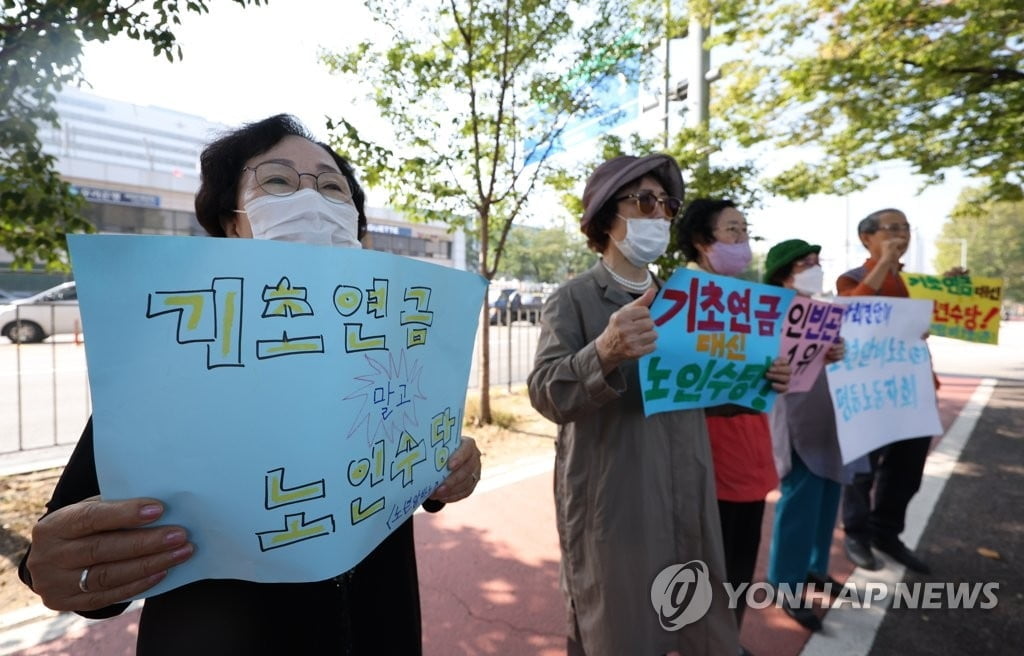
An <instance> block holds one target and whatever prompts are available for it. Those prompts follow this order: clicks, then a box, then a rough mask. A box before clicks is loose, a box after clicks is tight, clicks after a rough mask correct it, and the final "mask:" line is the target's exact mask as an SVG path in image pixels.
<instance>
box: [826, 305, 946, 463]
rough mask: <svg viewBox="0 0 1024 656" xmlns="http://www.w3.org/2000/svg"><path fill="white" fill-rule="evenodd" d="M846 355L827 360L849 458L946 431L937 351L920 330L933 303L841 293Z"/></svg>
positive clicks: (842, 448) (924, 327)
mask: <svg viewBox="0 0 1024 656" xmlns="http://www.w3.org/2000/svg"><path fill="white" fill-rule="evenodd" d="M836 303H841V304H844V305H845V306H846V314H845V315H844V317H843V326H842V330H841V335H842V337H843V339H844V340H845V341H846V355H845V357H844V358H843V360H842V362H837V363H835V364H831V365H828V366H827V367H826V371H827V375H828V384H829V388H830V389H831V391H832V405H833V407H834V409H835V414H836V424H837V427H838V429H839V449H840V451H841V452H842V454H843V462H850V461H852V460H854V459H855V458H857V457H858V456H861V455H864V454H865V453H868V452H869V451H872V450H874V449H876V448H878V447H880V446H883V445H885V444H888V443H890V442H895V441H896V440H901V439H905V438H910V437H922V436H927V435H935V434H938V433H940V432H941V431H942V427H941V425H940V424H939V413H938V407H937V406H936V402H935V386H934V383H933V379H932V368H931V357H930V356H929V354H928V347H927V346H926V345H925V343H924V339H923V338H922V335H923V334H924V333H925V331H926V330H927V328H928V323H929V321H930V319H931V304H930V303H929V302H927V301H920V300H914V299H909V298H890V297H878V296H857V297H840V298H837V299H836Z"/></svg>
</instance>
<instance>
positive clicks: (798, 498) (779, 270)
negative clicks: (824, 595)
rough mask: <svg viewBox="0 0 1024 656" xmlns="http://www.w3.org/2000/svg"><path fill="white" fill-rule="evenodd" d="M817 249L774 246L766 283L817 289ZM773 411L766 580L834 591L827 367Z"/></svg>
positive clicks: (836, 356) (836, 490) (839, 475)
mask: <svg viewBox="0 0 1024 656" xmlns="http://www.w3.org/2000/svg"><path fill="white" fill-rule="evenodd" d="M820 252H821V246H817V245H812V244H808V243H807V242H806V241H804V240H802V239H789V240H787V241H784V242H781V243H778V244H776V245H775V246H772V248H771V250H769V251H768V258H767V260H766V261H765V272H764V281H765V282H766V283H768V284H770V285H778V286H780V287H786V288H789V289H793V290H796V292H797V293H798V294H800V295H801V296H804V297H810V296H813V295H815V294H820V293H821V291H822V270H821V266H820V265H819V263H818V254H819V253H820ZM793 307H796V306H795V305H794V306H793ZM844 352H845V347H844V345H843V342H842V340H839V341H837V342H836V343H835V344H833V345H832V346H831V347H829V349H828V351H827V352H826V353H825V362H839V361H840V360H842V359H843V354H844ZM770 416H771V429H772V443H773V446H774V450H775V464H776V468H777V470H778V473H779V476H780V477H781V479H782V484H781V486H780V487H781V491H782V496H781V498H780V499H779V501H778V502H777V503H776V504H775V523H774V526H773V528H772V542H771V548H770V550H769V556H768V582H769V583H771V584H772V585H775V586H779V585H788V586H790V589H792V590H799V585H800V584H804V583H814V584H815V585H817V586H819V587H820V588H824V589H825V590H827V591H828V592H830V593H831V594H832V595H837V594H839V591H840V589H841V587H842V586H841V585H840V584H839V583H837V582H836V581H835V580H834V579H832V578H831V577H830V576H828V562H829V553H830V550H831V548H832V531H833V529H834V528H835V525H836V514H837V513H838V512H839V496H840V492H841V491H842V488H841V483H843V482H847V481H845V478H844V475H843V472H844V469H843V459H842V456H841V454H840V452H839V435H838V433H837V431H836V418H835V413H834V411H833V409H832V398H831V392H830V391H829V387H828V378H827V376H826V375H825V369H824V368H822V369H821V370H820V371H819V372H818V375H817V377H816V378H815V379H814V383H813V386H812V387H811V389H810V390H808V391H806V392H793V391H791V392H789V393H788V394H786V395H784V396H780V397H779V398H778V399H776V401H775V405H774V406H772V410H771V413H770ZM827 585H830V586H831V587H825V586H827ZM783 610H784V611H786V614H787V615H789V616H790V617H792V618H793V619H795V620H796V621H797V622H799V623H800V624H801V625H802V626H803V627H804V628H806V629H809V630H811V631H818V630H820V629H821V620H819V619H818V617H817V616H816V615H815V614H814V613H813V612H812V610H811V609H810V608H809V607H803V606H801V605H796V606H794V605H791V604H789V603H788V599H787V598H785V597H784V598H783Z"/></svg>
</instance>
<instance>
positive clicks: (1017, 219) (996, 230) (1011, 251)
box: [935, 189, 1024, 302]
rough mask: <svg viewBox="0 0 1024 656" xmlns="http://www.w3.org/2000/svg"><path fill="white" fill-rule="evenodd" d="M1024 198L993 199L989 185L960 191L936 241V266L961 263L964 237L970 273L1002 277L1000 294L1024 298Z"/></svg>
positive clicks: (944, 269) (949, 266) (1015, 298)
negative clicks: (1012, 199)
mask: <svg viewBox="0 0 1024 656" xmlns="http://www.w3.org/2000/svg"><path fill="white" fill-rule="evenodd" d="M1021 226H1024V202H1021V201H1014V202H1010V201H993V200H991V191H990V190H988V189H966V190H964V191H963V192H962V193H961V194H960V198H959V199H958V200H957V204H956V206H955V207H954V208H953V212H952V213H951V215H950V218H949V220H948V221H947V222H946V224H945V225H944V226H943V227H942V234H941V236H940V237H939V239H938V241H937V244H936V246H937V249H938V254H937V255H936V257H935V269H936V270H937V271H948V270H949V269H951V268H952V267H955V266H959V265H960V249H961V240H967V266H968V268H969V269H970V271H971V274H972V275H976V276H987V277H993V278H1002V280H1003V284H1004V287H1003V297H1004V298H1008V299H1011V300H1015V301H1018V302H1021V301H1024V232H1022V231H1021Z"/></svg>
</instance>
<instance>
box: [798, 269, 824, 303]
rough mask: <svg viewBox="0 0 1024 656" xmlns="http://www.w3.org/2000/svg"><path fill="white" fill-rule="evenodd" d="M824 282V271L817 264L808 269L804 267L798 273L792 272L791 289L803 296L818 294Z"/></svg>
mask: <svg viewBox="0 0 1024 656" xmlns="http://www.w3.org/2000/svg"><path fill="white" fill-rule="evenodd" d="M824 282H825V272H824V271H822V270H821V267H820V266H818V265H817V264H815V265H814V266H812V267H811V268H810V269H804V270H803V271H801V272H800V273H794V274H793V289H795V290H797V291H798V292H800V293H801V294H803V295H805V296H814V295H815V294H820V293H821V287H822V284H823V283H824Z"/></svg>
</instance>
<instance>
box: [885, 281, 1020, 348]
mask: <svg viewBox="0 0 1024 656" xmlns="http://www.w3.org/2000/svg"><path fill="white" fill-rule="evenodd" d="M900 276H902V277H903V282H904V283H905V284H906V285H907V290H908V291H909V292H910V298H923V299H928V300H931V301H934V302H935V305H934V308H933V310H932V324H931V328H930V331H931V334H932V335H937V336H939V337H952V338H954V339H962V340H964V341H966V342H980V343H982V344H997V343H998V342H999V308H1000V306H1001V304H1002V299H1003V281H1002V280H1001V279H999V278H983V277H981V276H931V275H927V274H924V273H901V274H900Z"/></svg>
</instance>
